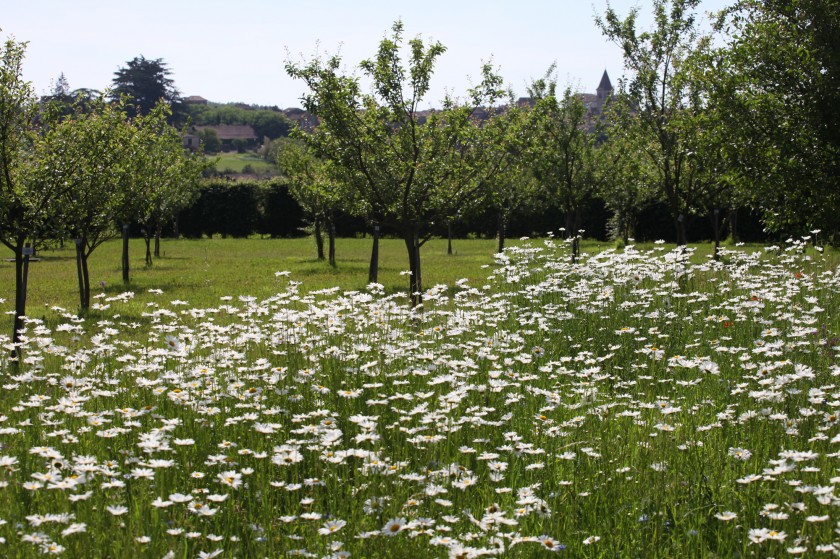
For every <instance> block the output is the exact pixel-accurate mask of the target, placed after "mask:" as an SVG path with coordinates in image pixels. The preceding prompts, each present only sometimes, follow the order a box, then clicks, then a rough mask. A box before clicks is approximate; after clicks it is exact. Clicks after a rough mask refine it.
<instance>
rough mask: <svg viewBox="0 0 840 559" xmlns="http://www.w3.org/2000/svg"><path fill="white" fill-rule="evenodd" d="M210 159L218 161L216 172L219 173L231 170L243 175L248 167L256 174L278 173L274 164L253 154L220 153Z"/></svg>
mask: <svg viewBox="0 0 840 559" xmlns="http://www.w3.org/2000/svg"><path fill="white" fill-rule="evenodd" d="M210 159H216V170H217V171H219V172H224V171H228V170H229V171H232V172H234V173H241V172H242V170H243V169H244V168H245V166H246V165H250V166H251V168H252V169H253V170H254V171H255V172H267V171H271V172H275V173H276V172H277V167H276V166H275V165H274V164H273V163H270V162H268V161H266V160H265V159H263V158H262V157H259V156H258V155H256V154H253V153H220V154H219V155H216V156H212V157H210Z"/></svg>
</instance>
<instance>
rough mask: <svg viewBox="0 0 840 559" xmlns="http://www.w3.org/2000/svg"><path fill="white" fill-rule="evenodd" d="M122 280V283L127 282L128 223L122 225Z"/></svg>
mask: <svg viewBox="0 0 840 559" xmlns="http://www.w3.org/2000/svg"><path fill="white" fill-rule="evenodd" d="M122 280H123V283H128V282H129V281H130V279H129V262H128V223H124V224H123V226H122Z"/></svg>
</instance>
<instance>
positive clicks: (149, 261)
mask: <svg viewBox="0 0 840 559" xmlns="http://www.w3.org/2000/svg"><path fill="white" fill-rule="evenodd" d="M143 242H144V243H146V267H147V268H148V267H151V266H152V236H151V235H150V234H149V230H148V229H143Z"/></svg>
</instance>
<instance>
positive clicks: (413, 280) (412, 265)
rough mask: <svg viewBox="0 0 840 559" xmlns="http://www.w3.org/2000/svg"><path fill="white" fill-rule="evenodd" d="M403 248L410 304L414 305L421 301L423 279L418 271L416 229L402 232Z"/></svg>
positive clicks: (418, 243) (417, 236)
mask: <svg viewBox="0 0 840 559" xmlns="http://www.w3.org/2000/svg"><path fill="white" fill-rule="evenodd" d="M403 239H404V240H405V248H406V250H407V251H408V268H409V272H410V274H409V280H408V285H409V287H408V289H409V295H410V296H411V306H412V307H416V306H418V305H420V304H421V303H422V302H423V281H422V276H421V271H420V239H419V235H418V232H417V231H416V230H413V229H411V230H407V231H405V232H404V233H403Z"/></svg>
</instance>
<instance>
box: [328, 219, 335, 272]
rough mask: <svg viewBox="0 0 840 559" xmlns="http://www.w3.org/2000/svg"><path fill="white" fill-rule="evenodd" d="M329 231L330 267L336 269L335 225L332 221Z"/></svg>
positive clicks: (329, 224) (329, 223)
mask: <svg viewBox="0 0 840 559" xmlns="http://www.w3.org/2000/svg"><path fill="white" fill-rule="evenodd" d="M327 226H328V230H327V234H328V237H329V243H330V246H329V255H330V266H332V267H333V268H335V223H333V222H332V219H330V220H329V222H328V225H327Z"/></svg>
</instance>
